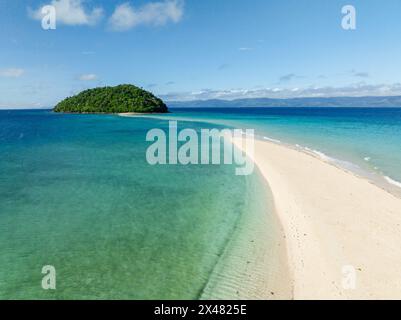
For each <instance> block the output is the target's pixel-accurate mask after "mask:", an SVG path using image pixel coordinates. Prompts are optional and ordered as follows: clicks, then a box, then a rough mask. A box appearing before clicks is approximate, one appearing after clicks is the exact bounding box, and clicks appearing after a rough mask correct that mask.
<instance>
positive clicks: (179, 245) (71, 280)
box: [0, 110, 277, 299]
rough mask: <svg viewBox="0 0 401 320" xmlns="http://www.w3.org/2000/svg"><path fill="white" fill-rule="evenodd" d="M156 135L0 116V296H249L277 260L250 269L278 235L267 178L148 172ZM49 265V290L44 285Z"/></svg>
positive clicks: (141, 125) (211, 170)
mask: <svg viewBox="0 0 401 320" xmlns="http://www.w3.org/2000/svg"><path fill="white" fill-rule="evenodd" d="M188 127H189V128H193V129H196V130H199V128H200V127H202V128H208V127H211V125H210V124H206V123H205V124H202V125H201V126H200V124H199V123H189V122H188V123H186V128H188ZM213 127H215V126H214V125H213ZM152 128H161V129H165V130H166V131H167V130H168V123H167V122H166V121H163V120H158V119H141V118H124V117H119V116H113V115H63V114H55V113H52V112H50V111H29V110H28V111H0V252H1V255H0V299H198V298H208V297H212V296H213V297H217V298H219V297H229V298H236V297H239V298H240V297H248V296H249V295H248V292H250V290H248V288H249V286H254V283H253V282H249V278H248V279H246V280H245V282H246V281H248V282H249V285H248V287H247V285H246V283H244V281H241V280H239V279H241V277H242V278H243V277H247V275H248V273H249V274H256V273H254V272H252V270H255V268H256V269H258V268H259V269H261V270H262V271H261V272H267V267H266V265H267V264H272V262H273V264H274V263H275V261H276V260H277V258H275V259H273V258H269V259H267V258H266V259H262V260H260V259H259V260H260V261H258V262H255V263H254V264H253V265H252V268H249V265H248V263H249V261H254V260H255V256H254V254H253V252H261V254H262V255H266V252H267V251H266V242H269V241H268V240H266V237H267V238H269V237H273V236H274V234H275V233H277V231H276V229H275V228H273V222H269V221H268V220H269V217H270V218H272V215H271V213H272V210H271V208H269V205H270V203H269V201H267V200H266V188H265V186H264V182H263V180H262V179H261V178H260V176H259V175H258V174H257V172H255V173H254V174H253V175H251V176H237V175H235V166H234V165H203V166H202V165H199V166H196V165H194V166H182V165H158V166H151V165H149V164H148V163H147V161H146V157H145V154H146V149H147V147H148V146H149V145H150V143H149V142H146V140H145V137H146V133H147V132H148V130H150V129H152ZM269 213H270V215H269ZM269 228H270V229H272V230H271V232H267V234H266V230H267V231H268V230H269ZM273 229H274V230H273ZM270 243H273V242H272V241H270ZM269 252H273V251H272V250H270V251H269ZM233 261H236V263H232V262H233ZM47 265H50V266H54V268H55V270H56V290H44V289H43V288H42V285H41V282H42V279H43V277H44V276H45V274H42V268H43V266H47ZM244 269H246V270H247V272H245V273H244V272H243V270H244ZM258 274H260V272H258ZM227 275H230V277H227ZM233 281H234V282H239V283H241V288H239V289H235V288H234V286H233V285H230V283H231V282H233ZM260 283H261V285H262V282H260ZM233 288H234V289H235V290H234V289H233ZM216 292H218V293H219V294H218V295H217V294H216ZM255 298H260V296H259V297H258V296H255Z"/></svg>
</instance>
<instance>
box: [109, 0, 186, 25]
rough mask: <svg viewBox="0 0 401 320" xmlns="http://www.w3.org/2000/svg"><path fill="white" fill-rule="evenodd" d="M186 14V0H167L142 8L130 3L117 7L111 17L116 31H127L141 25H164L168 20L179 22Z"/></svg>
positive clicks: (111, 22)
mask: <svg viewBox="0 0 401 320" xmlns="http://www.w3.org/2000/svg"><path fill="white" fill-rule="evenodd" d="M183 14H184V0H165V1H161V2H151V3H148V4H145V5H143V6H142V7H140V8H134V7H133V6H131V4H130V3H128V2H127V3H123V4H121V5H119V6H117V7H116V9H115V11H114V13H113V15H112V16H111V17H110V19H109V24H110V27H111V29H112V30H114V31H126V30H129V29H131V28H134V27H137V26H139V25H149V26H162V25H165V24H166V23H168V22H173V23H177V22H179V21H180V20H181V18H182V16H183Z"/></svg>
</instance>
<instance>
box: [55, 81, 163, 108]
mask: <svg viewBox="0 0 401 320" xmlns="http://www.w3.org/2000/svg"><path fill="white" fill-rule="evenodd" d="M53 111H54V112H67V113H127V112H137V113H166V112H168V108H167V106H166V104H165V103H164V102H163V101H162V100H161V99H159V98H157V97H156V96H154V95H153V94H152V93H150V92H148V91H145V90H143V89H141V88H138V87H136V86H133V85H129V84H124V85H119V86H116V87H103V88H95V89H89V90H85V91H82V92H81V93H79V94H77V95H75V96H73V97H68V98H66V99H64V100H63V101H61V102H59V103H58V104H57V105H56V106H55V108H54V109H53Z"/></svg>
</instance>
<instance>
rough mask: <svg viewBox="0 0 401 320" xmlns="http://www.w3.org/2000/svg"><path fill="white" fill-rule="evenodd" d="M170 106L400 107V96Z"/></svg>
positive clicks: (174, 104)
mask: <svg viewBox="0 0 401 320" xmlns="http://www.w3.org/2000/svg"><path fill="white" fill-rule="evenodd" d="M167 105H168V106H169V107H170V108H240V107H246V108H262V107H277V108H280V107H281V108H283V107H354V108H357V107H359V108H367V107H368V108H369V107H370V108H375V107H382V108H391V107H401V96H388V97H336V98H292V99H270V98H253V99H238V100H218V99H214V100H197V101H171V102H168V103H167Z"/></svg>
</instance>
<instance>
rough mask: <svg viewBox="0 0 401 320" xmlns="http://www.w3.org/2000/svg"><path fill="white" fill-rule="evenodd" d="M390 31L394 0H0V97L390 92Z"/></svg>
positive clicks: (395, 23)
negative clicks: (47, 25)
mask: <svg viewBox="0 0 401 320" xmlns="http://www.w3.org/2000/svg"><path fill="white" fill-rule="evenodd" d="M46 4H53V5H54V6H55V7H56V9H57V11H56V12H57V28H56V30H43V29H42V26H41V16H40V15H41V13H40V11H39V10H40V8H41V7H42V6H43V5H46ZM347 4H350V5H353V6H354V7H355V9H356V19H357V25H356V30H344V29H343V28H342V27H341V20H342V17H343V14H342V13H341V9H342V7H343V6H344V5H347ZM400 35H401V1H399V0H386V1H382V0H361V1H358V0H346V1H337V0H249V1H244V0H241V1H240V0H202V1H200V0H146V1H145V0H134V1H125V0H119V1H112V0H107V1H102V0H27V1H14V0H0V37H1V38H0V39H1V42H0V108H6V107H8V108H22V107H51V106H53V105H54V104H55V103H57V102H58V101H59V100H60V99H63V98H64V97H65V96H68V95H71V94H74V93H77V92H79V91H81V90H83V89H86V88H91V87H95V86H99V85H116V84H120V83H132V84H136V85H138V86H141V87H143V88H145V89H148V90H150V91H152V92H154V93H155V94H157V95H160V96H161V97H163V98H165V99H167V100H191V99H208V98H223V99H235V98H247V97H280V98H281V97H284V98H286V97H295V96H344V95H347V96H363V95H398V94H401V84H400V83H401V80H400V77H401V59H400V57H401V41H400Z"/></svg>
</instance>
